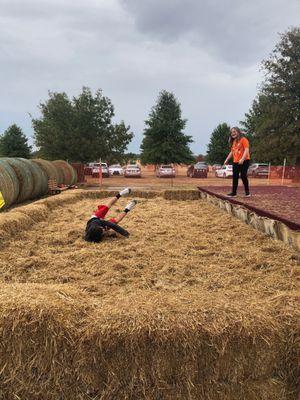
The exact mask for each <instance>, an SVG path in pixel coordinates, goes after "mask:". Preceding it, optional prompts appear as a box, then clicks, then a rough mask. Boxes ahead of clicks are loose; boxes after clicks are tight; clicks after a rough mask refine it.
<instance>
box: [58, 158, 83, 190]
mask: <svg viewBox="0 0 300 400" xmlns="http://www.w3.org/2000/svg"><path fill="white" fill-rule="evenodd" d="M52 163H53V164H54V165H55V166H56V168H57V169H58V170H60V171H61V173H62V176H63V184H64V185H75V183H76V182H77V172H76V171H75V169H74V168H73V167H72V165H70V164H69V163H68V162H66V161H63V160H55V161H52Z"/></svg>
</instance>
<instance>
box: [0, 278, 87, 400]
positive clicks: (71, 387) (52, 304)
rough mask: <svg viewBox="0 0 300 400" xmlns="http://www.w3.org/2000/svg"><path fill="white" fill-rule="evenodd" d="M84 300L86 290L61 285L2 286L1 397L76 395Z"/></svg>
mask: <svg viewBox="0 0 300 400" xmlns="http://www.w3.org/2000/svg"><path fill="white" fill-rule="evenodd" d="M84 304H85V300H84V296H82V295H81V294H80V293H78V292H76V291H74V290H70V289H69V290H68V288H66V287H62V286H59V285H57V286H54V285H53V286H52V287H49V286H47V285H32V284H24V285H22V284H18V285H14V286H12V285H2V286H1V291H0V332H1V346H0V371H1V374H0V398H1V399H6V400H12V399H28V400H29V399H30V400H43V399H45V400H46V399H47V400H48V399H49V400H50V399H51V400H55V399H56V400H57V399H64V400H65V399H70V400H71V399H75V398H76V396H77V395H78V388H79V387H78V382H77V377H78V375H77V374H76V365H75V364H74V360H75V359H76V353H77V345H76V343H77V342H78V338H79V331H80V321H81V320H82V318H83V317H84V315H85V313H86V309H87V307H86V306H85V305H84ZM75 388H76V389H75ZM77 398H78V399H79V398H80V397H77ZM86 398H87V397H86Z"/></svg>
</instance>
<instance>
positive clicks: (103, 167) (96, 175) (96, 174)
mask: <svg viewBox="0 0 300 400" xmlns="http://www.w3.org/2000/svg"><path fill="white" fill-rule="evenodd" d="M101 170H102V176H103V177H105V178H109V172H108V166H107V164H106V163H101ZM99 174H100V163H93V167H92V177H93V178H99Z"/></svg>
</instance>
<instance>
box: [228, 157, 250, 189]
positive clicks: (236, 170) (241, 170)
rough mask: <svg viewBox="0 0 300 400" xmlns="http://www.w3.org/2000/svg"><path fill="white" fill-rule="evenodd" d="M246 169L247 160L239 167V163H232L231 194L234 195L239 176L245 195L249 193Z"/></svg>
mask: <svg viewBox="0 0 300 400" xmlns="http://www.w3.org/2000/svg"><path fill="white" fill-rule="evenodd" d="M248 168H249V160H245V161H244V162H243V164H242V165H240V164H239V163H233V166H232V169H233V177H232V193H234V194H236V191H237V187H238V183H239V176H240V174H241V179H242V181H243V184H244V187H245V193H246V194H248V193H249V181H248V178H247V173H248Z"/></svg>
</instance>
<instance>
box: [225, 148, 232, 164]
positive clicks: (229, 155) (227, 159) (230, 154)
mask: <svg viewBox="0 0 300 400" xmlns="http://www.w3.org/2000/svg"><path fill="white" fill-rule="evenodd" d="M231 157H232V151H231V152H230V153H229V154H228V156H227V157H226V160H225V161H224V165H226V164H227V163H228V161H229V160H230V159H231Z"/></svg>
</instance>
